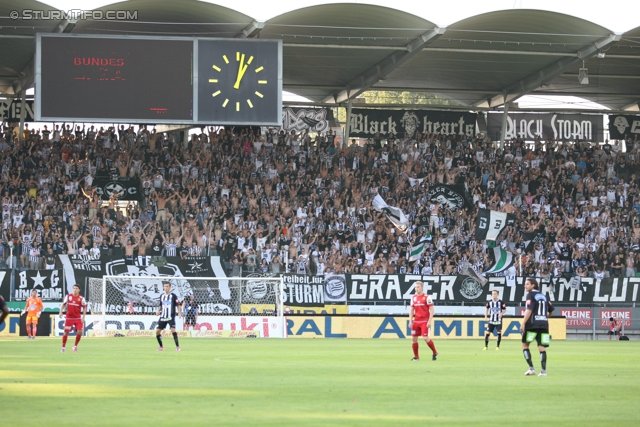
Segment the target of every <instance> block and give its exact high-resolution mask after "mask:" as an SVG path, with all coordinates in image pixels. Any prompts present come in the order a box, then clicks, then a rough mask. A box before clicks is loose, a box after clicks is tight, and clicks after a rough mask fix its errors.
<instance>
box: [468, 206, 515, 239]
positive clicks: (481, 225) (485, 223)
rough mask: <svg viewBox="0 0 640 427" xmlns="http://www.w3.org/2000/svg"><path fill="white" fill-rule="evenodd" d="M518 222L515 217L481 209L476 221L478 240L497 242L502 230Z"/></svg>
mask: <svg viewBox="0 0 640 427" xmlns="http://www.w3.org/2000/svg"><path fill="white" fill-rule="evenodd" d="M515 221H516V217H515V216H514V215H511V214H508V213H506V212H498V211H492V210H489V209H479V210H478V218H477V221H476V240H478V241H480V240H494V241H495V240H496V239H497V238H498V236H499V235H500V233H502V230H504V229H505V228H506V227H507V226H508V225H513V224H514V223H515Z"/></svg>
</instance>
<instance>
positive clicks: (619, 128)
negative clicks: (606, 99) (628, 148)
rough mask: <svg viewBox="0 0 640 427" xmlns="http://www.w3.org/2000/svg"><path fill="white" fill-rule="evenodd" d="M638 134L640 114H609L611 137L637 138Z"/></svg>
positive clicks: (639, 131)
mask: <svg viewBox="0 0 640 427" xmlns="http://www.w3.org/2000/svg"><path fill="white" fill-rule="evenodd" d="M638 134H640V116H630V115H620V114H609V137H610V138H611V139H625V138H631V139H635V138H636V135H638Z"/></svg>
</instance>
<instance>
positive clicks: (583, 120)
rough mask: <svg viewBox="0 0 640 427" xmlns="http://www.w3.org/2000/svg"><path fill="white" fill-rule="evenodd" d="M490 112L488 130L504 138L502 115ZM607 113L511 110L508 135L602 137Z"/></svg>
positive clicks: (573, 138) (494, 136)
mask: <svg viewBox="0 0 640 427" xmlns="http://www.w3.org/2000/svg"><path fill="white" fill-rule="evenodd" d="M503 114H504V113H488V114H487V133H488V134H489V137H490V138H492V139H493V140H496V141H497V140H499V139H500V132H501V131H502V115H503ZM603 132H604V116H603V115H601V114H552V113H508V116H507V131H506V136H505V137H506V139H513V138H522V139H524V140H527V141H533V140H534V139H535V138H536V137H538V136H539V137H541V138H543V139H544V138H554V139H556V138H557V139H559V140H562V139H567V140H572V141H573V140H575V139H578V138H579V139H586V140H587V141H591V142H594V141H602V140H603V138H604V133H603Z"/></svg>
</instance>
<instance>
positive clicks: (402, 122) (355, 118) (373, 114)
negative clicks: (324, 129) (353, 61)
mask: <svg viewBox="0 0 640 427" xmlns="http://www.w3.org/2000/svg"><path fill="white" fill-rule="evenodd" d="M476 117H477V114H475V113H468V112H461V111H435V110H366V109H360V108H354V109H352V110H351V123H350V124H349V136H350V137H352V136H355V137H359V138H371V137H372V136H374V135H375V134H376V133H380V135H382V136H383V137H386V136H387V135H389V134H390V133H392V134H394V135H395V136H397V137H404V136H405V135H406V136H407V137H408V138H415V136H416V133H418V132H420V133H437V134H443V135H474V134H475V133H476Z"/></svg>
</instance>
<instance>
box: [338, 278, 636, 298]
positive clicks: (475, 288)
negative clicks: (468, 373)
mask: <svg viewBox="0 0 640 427" xmlns="http://www.w3.org/2000/svg"><path fill="white" fill-rule="evenodd" d="M525 279H526V278H525V277H517V278H516V286H508V285H507V281H506V278H505V277H489V278H488V283H487V284H485V285H484V286H483V285H482V284H480V283H479V282H478V281H477V280H476V279H474V278H473V277H469V276H463V275H457V276H422V275H412V274H347V275H346V281H347V303H348V305H366V304H380V305H407V304H409V300H410V299H411V296H412V295H413V294H414V293H415V286H414V285H415V282H416V281H418V280H420V281H422V282H423V283H424V291H425V293H427V294H429V295H431V297H432V299H433V301H434V302H435V304H436V305H437V304H442V303H444V304H460V303H463V304H484V303H485V302H486V301H487V300H489V298H491V291H493V290H496V291H498V295H499V297H500V299H502V300H503V301H504V302H505V303H507V304H510V303H511V304H513V303H521V302H524V300H525V296H526V295H525V294H526V293H525V290H524V281H525ZM613 280H616V282H615V283H616V285H614V284H613ZM618 280H619V282H618ZM594 285H595V286H594ZM639 286H640V277H639V278H634V277H630V278H625V279H604V280H601V281H598V282H597V283H595V281H594V279H591V278H584V279H583V280H582V286H581V288H580V289H575V288H573V286H571V283H570V282H569V281H568V280H566V279H564V278H558V279H553V281H548V280H541V281H540V291H541V292H543V293H544V294H546V295H548V297H549V300H550V301H551V302H553V303H554V304H555V303H585V304H587V303H591V302H592V301H594V302H623V301H626V302H636V301H637V299H636V300H634V299H633V298H637V290H638V287H639ZM634 292H635V294H634ZM594 293H595V296H594ZM612 295H615V296H614V297H613V298H612ZM596 298H599V299H596Z"/></svg>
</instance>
